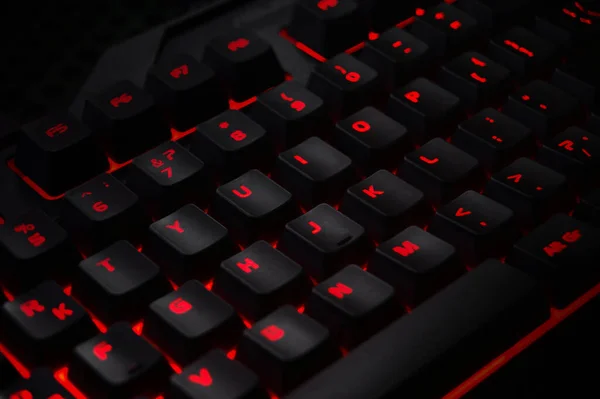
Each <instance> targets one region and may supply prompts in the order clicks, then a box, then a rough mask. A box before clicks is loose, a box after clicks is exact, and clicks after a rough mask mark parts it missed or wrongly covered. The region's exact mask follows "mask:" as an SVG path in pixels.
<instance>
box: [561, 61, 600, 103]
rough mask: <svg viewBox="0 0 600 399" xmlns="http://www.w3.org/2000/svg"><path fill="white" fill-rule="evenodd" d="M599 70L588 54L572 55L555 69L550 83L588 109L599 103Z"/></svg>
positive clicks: (597, 64)
mask: <svg viewBox="0 0 600 399" xmlns="http://www.w3.org/2000/svg"><path fill="white" fill-rule="evenodd" d="M599 68H600V63H599V62H598V61H597V60H595V59H594V58H593V57H591V56H590V53H587V52H586V53H585V54H582V55H579V56H576V55H574V56H572V57H570V58H569V59H568V60H567V63H566V64H560V65H559V66H558V67H557V68H556V70H555V71H554V74H553V75H552V81H551V83H552V84H553V85H554V86H556V87H558V88H559V89H561V90H563V91H565V92H566V93H569V94H570V95H571V96H573V97H576V98H577V99H578V100H579V101H581V102H582V103H583V104H585V105H586V106H588V107H589V106H592V105H593V104H594V102H596V103H598V102H600V75H599V74H598V69H599Z"/></svg>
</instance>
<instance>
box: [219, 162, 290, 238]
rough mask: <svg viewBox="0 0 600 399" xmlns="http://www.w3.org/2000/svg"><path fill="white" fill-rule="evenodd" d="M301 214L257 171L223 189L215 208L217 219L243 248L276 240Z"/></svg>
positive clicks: (271, 182)
mask: <svg viewBox="0 0 600 399" xmlns="http://www.w3.org/2000/svg"><path fill="white" fill-rule="evenodd" d="M298 213H299V212H298V208H297V206H296V204H295V202H294V201H293V200H292V195H291V194H290V193H289V192H288V191H286V190H285V189H284V188H283V187H281V186H280V185H278V184H277V183H275V182H274V181H273V180H271V179H269V178H268V177H267V176H265V175H263V174H262V173H261V172H259V171H258V170H256V169H253V170H251V171H248V172H246V173H245V174H243V175H242V176H240V177H238V178H237V179H235V180H232V181H230V182H229V183H227V184H225V185H222V186H220V187H219V188H218V189H217V196H216V199H215V202H214V204H213V207H212V214H213V215H214V216H215V218H217V219H218V220H220V221H221V222H223V224H224V225H225V226H226V227H227V228H228V229H229V231H230V233H231V236H232V237H233V239H234V240H235V241H236V242H239V243H240V244H242V245H247V244H250V243H253V242H254V241H257V240H259V239H263V240H268V241H273V240H276V239H277V238H278V237H279V236H280V234H281V232H282V231H283V227H284V226H285V224H286V223H287V222H289V221H290V220H292V219H293V218H294V217H296V216H297V215H298Z"/></svg>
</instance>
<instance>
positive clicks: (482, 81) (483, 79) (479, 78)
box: [471, 72, 487, 83]
mask: <svg viewBox="0 0 600 399" xmlns="http://www.w3.org/2000/svg"><path fill="white" fill-rule="evenodd" d="M471 77H472V78H473V79H474V80H476V81H478V82H479V83H485V82H487V79H486V78H484V77H481V76H479V75H478V74H477V73H475V72H472V73H471Z"/></svg>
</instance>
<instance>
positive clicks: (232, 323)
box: [144, 280, 243, 365]
mask: <svg viewBox="0 0 600 399" xmlns="http://www.w3.org/2000/svg"><path fill="white" fill-rule="evenodd" d="M242 329H243V325H242V322H241V320H240V318H239V317H238V316H237V314H236V313H235V310H234V309H233V308H232V307H231V306H230V305H229V304H228V303H227V302H225V301H223V300H222V299H221V298H219V297H218V296H216V295H215V294H213V293H211V292H210V291H208V290H207V289H206V288H204V286H203V285H202V284H201V283H200V282H198V281H195V280H192V281H188V282H187V283H185V284H183V285H182V286H181V287H179V289H178V290H177V291H175V292H171V293H170V294H168V295H166V296H164V297H162V298H160V299H157V300H156V301H154V302H152V304H151V305H150V310H149V311H148V314H147V315H146V317H145V318H144V336H146V337H148V339H149V340H150V341H151V342H153V343H155V344H156V345H158V346H159V347H160V348H161V349H163V350H164V351H165V352H166V353H167V354H168V355H169V356H171V357H173V359H175V361H177V362H178V363H181V364H184V365H185V364H189V363H191V362H192V361H194V360H196V359H197V358H198V356H200V355H201V354H203V353H204V352H206V351H208V350H209V349H211V348H212V347H215V346H216V347H220V348H222V349H224V350H229V349H231V348H232V347H233V346H234V345H235V343H236V342H237V339H238V338H239V336H240V334H241V333H242Z"/></svg>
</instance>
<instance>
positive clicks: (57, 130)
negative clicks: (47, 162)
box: [46, 123, 69, 138]
mask: <svg viewBox="0 0 600 399" xmlns="http://www.w3.org/2000/svg"><path fill="white" fill-rule="evenodd" d="M67 130H69V127H68V126H67V125H65V124H64V123H59V124H56V125H54V126H52V127H51V128H50V129H48V130H46V136H48V137H50V138H54V136H56V135H57V134H63V133H65V132H66V131H67Z"/></svg>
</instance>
